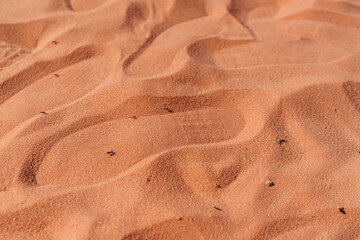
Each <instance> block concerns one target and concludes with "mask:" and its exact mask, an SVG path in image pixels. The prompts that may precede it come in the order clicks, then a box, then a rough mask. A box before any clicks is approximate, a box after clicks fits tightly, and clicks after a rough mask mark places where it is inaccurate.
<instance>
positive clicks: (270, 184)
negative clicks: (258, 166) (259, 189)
mask: <svg viewBox="0 0 360 240" xmlns="http://www.w3.org/2000/svg"><path fill="white" fill-rule="evenodd" d="M266 185H268V187H272V186H274V185H275V183H274V182H273V181H271V180H266Z"/></svg>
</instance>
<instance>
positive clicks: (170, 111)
mask: <svg viewBox="0 0 360 240" xmlns="http://www.w3.org/2000/svg"><path fill="white" fill-rule="evenodd" d="M164 109H165V110H166V111H168V112H169V113H172V112H173V111H172V110H170V109H168V108H167V107H164Z"/></svg>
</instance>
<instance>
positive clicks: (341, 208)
mask: <svg viewBox="0 0 360 240" xmlns="http://www.w3.org/2000/svg"><path fill="white" fill-rule="evenodd" d="M338 209H339V211H340V212H341V213H342V214H346V212H345V209H344V208H343V207H339V206H338Z"/></svg>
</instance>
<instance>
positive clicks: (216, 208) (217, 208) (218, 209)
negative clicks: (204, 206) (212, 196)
mask: <svg viewBox="0 0 360 240" xmlns="http://www.w3.org/2000/svg"><path fill="white" fill-rule="evenodd" d="M214 208H215V209H216V210H219V211H222V210H221V208H218V207H216V206H215V207H214Z"/></svg>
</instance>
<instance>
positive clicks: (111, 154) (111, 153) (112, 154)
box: [106, 151, 116, 157]
mask: <svg viewBox="0 0 360 240" xmlns="http://www.w3.org/2000/svg"><path fill="white" fill-rule="evenodd" d="M106 154H110V157H112V156H114V155H115V154H116V152H114V151H110V152H107V153H106Z"/></svg>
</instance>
